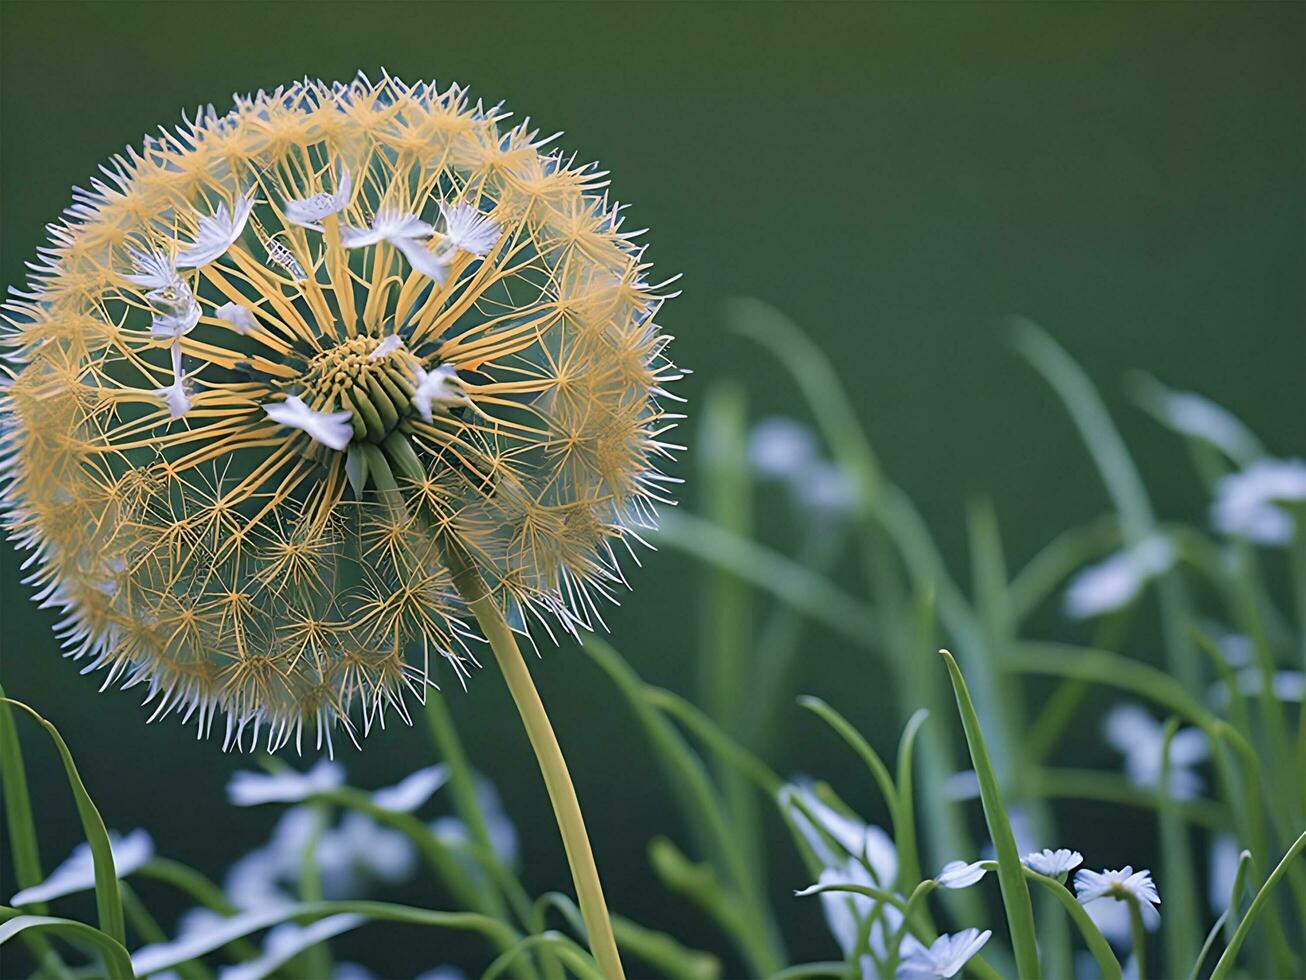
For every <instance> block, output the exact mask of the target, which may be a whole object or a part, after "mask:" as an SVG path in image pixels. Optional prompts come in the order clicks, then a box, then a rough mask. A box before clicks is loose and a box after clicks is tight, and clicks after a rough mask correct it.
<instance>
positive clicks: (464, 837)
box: [431, 776, 517, 867]
mask: <svg viewBox="0 0 1306 980" xmlns="http://www.w3.org/2000/svg"><path fill="white" fill-rule="evenodd" d="M474 792H475V794H476V804H477V806H479V807H480V810H481V818H482V819H483V820H484V821H485V833H486V834H487V835H488V836H489V838H490V847H491V848H492V849H493V851H494V855H495V857H497V858H498V859H499V860H500V861H501V862H502V863H503V864H505V865H507V866H508V867H512V866H513V865H515V864H516V863H517V828H516V827H515V826H514V825H513V822H512V820H511V819H510V818H509V816H508V814H507V813H506V812H505V811H504V809H503V802H502V801H501V800H500V799H499V791H498V790H496V789H495V788H494V784H493V783H492V782H490V781H489V780H488V779H486V778H484V777H483V776H477V777H476V780H475V784H474ZM431 833H433V834H435V836H436V837H439V838H440V839H441V840H444V841H455V842H458V843H461V844H465V843H467V842H468V841H470V840H471V834H470V832H469V831H468V830H467V827H466V825H465V824H464V823H463V822H462V821H461V820H459V819H458V818H457V817H440V818H439V819H437V820H435V821H434V822H433V823H432V824H431Z"/></svg>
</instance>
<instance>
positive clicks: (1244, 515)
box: [1211, 459, 1306, 545]
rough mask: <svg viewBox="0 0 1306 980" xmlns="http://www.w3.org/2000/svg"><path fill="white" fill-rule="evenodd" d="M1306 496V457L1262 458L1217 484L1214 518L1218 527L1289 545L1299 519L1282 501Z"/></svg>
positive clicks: (1260, 541) (1236, 534)
mask: <svg viewBox="0 0 1306 980" xmlns="http://www.w3.org/2000/svg"><path fill="white" fill-rule="evenodd" d="M1303 500H1306V461H1303V460H1300V459H1261V460H1257V461H1256V462H1255V463H1252V464H1251V465H1250V466H1248V467H1247V468H1246V469H1245V470H1243V471H1242V472H1241V473H1231V474H1230V475H1228V476H1226V477H1222V478H1221V480H1220V482H1219V483H1218V484H1216V487H1215V503H1214V504H1212V505H1211V522H1212V523H1213V524H1214V525H1215V527H1216V529H1217V530H1219V531H1221V532H1223V533H1225V534H1229V535H1232V536H1234V537H1239V538H1246V539H1247V540H1249V541H1254V542H1256V543H1257V544H1264V545H1285V544H1287V543H1288V542H1289V541H1291V540H1292V536H1293V533H1294V532H1295V530H1296V522H1295V521H1294V520H1293V517H1292V515H1291V514H1289V513H1288V512H1287V511H1286V510H1284V509H1283V508H1282V507H1280V506H1278V504H1280V503H1299V502H1301V501H1303Z"/></svg>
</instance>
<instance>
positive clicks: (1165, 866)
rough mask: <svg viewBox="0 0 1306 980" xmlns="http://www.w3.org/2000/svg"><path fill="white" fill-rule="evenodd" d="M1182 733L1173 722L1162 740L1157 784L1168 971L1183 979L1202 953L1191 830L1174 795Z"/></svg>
mask: <svg viewBox="0 0 1306 980" xmlns="http://www.w3.org/2000/svg"><path fill="white" fill-rule="evenodd" d="M1178 731H1179V719H1178V718H1175V717H1173V716H1172V717H1171V718H1169V719H1168V720H1167V721H1166V723H1165V728H1164V729H1163V731H1162V736H1161V776H1160V778H1159V779H1158V780H1157V789H1156V796H1157V801H1156V815H1157V823H1158V829H1159V834H1160V839H1161V873H1162V874H1163V875H1164V880H1165V882H1166V903H1167V905H1169V911H1168V913H1167V914H1166V915H1165V916H1164V917H1163V918H1162V919H1161V937H1162V939H1163V940H1164V945H1165V955H1166V968H1167V970H1168V971H1169V973H1170V975H1172V976H1176V977H1177V976H1179V975H1180V974H1181V973H1182V972H1183V969H1184V966H1185V965H1186V964H1188V963H1191V962H1193V960H1194V959H1196V958H1197V953H1198V949H1199V946H1198V938H1197V927H1198V921H1199V919H1198V916H1199V913H1198V911H1197V901H1196V899H1197V894H1198V891H1197V876H1196V875H1195V874H1194V873H1193V864H1192V857H1191V848H1190V845H1189V840H1188V829H1187V828H1186V827H1185V826H1184V822H1183V820H1182V819H1181V818H1180V816H1179V809H1178V806H1177V805H1176V804H1177V801H1176V800H1175V798H1174V797H1173V796H1172V795H1171V793H1170V773H1171V772H1172V771H1173V762H1172V760H1171V758H1170V746H1171V743H1172V742H1173V741H1174V737H1175V733H1176V732H1178Z"/></svg>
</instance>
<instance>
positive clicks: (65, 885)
mask: <svg viewBox="0 0 1306 980" xmlns="http://www.w3.org/2000/svg"><path fill="white" fill-rule="evenodd" d="M109 850H110V851H111V852H112V853H113V870H114V874H115V875H116V876H117V877H119V878H126V877H127V876H128V875H129V874H131V873H132V872H134V871H136V870H138V869H139V868H140V867H141V866H142V865H144V864H146V863H147V862H149V860H150V859H151V858H153V857H154V841H152V840H151V839H150V835H149V834H148V833H146V832H145V831H144V830H141V829H137V830H133V831H132V832H131V833H129V834H127V835H126V836H125V837H120V836H119V835H118V834H117V833H115V832H113V831H109ZM94 887H95V858H94V857H93V856H92V855H91V845H90V844H87V843H81V844H78V845H77V846H76V847H75V848H73V852H72V854H70V855H69V856H68V859H67V860H66V861H64V862H63V864H61V865H59V867H57V868H55V869H54V870H53V871H51V872H50V875H49V877H47V878H46V879H45V881H43V882H41V883H40V884H39V885H33V886H32V887H31V888H24V889H23V890H22V891H20V892H19V893H18V894H17V895H15V896H14V897H13V898H11V899H10V900H9V904H10V905H33V904H36V903H38V902H49V901H51V900H52V899H56V898H62V897H63V896H65V895H75V894H77V893H78V892H85V891H90V890H91V889H92V888H94Z"/></svg>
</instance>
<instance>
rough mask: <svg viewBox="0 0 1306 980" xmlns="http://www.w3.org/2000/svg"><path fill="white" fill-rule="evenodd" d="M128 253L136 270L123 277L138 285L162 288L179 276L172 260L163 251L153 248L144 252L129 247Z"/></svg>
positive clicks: (148, 287) (146, 287)
mask: <svg viewBox="0 0 1306 980" xmlns="http://www.w3.org/2000/svg"><path fill="white" fill-rule="evenodd" d="M127 255H128V256H129V257H130V258H131V260H132V267H133V268H134V269H135V270H136V271H135V272H134V273H132V274H130V275H124V276H123V278H124V279H126V280H127V281H128V282H130V283H132V284H134V285H136V286H140V287H141V288H143V289H162V288H163V287H165V286H167V285H169V284H170V283H172V282H173V281H174V280H175V279H176V278H177V270H176V269H175V268H174V267H173V264H172V260H171V259H169V258H168V257H167V256H166V255H164V254H163V253H162V252H156V251H153V250H151V251H148V252H143V251H141V250H140V249H137V248H128V249H127Z"/></svg>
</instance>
